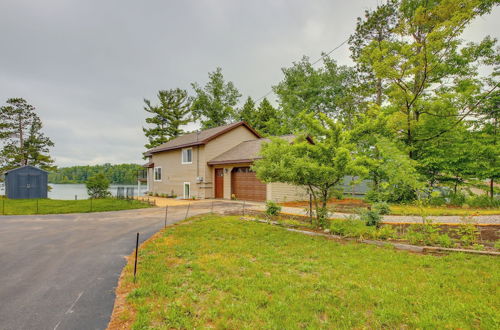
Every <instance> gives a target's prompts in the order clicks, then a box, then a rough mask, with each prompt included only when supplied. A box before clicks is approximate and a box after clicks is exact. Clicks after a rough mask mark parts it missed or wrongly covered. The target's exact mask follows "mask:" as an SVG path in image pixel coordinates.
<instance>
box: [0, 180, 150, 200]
mask: <svg viewBox="0 0 500 330" xmlns="http://www.w3.org/2000/svg"><path fill="white" fill-rule="evenodd" d="M49 186H51V187H52V189H51V190H50V191H49V198H51V199H72V200H74V199H75V195H76V197H77V198H78V199H87V198H89V195H88V194H87V188H86V187H85V185H84V184H54V183H49ZM118 187H124V188H127V187H129V188H134V195H135V196H137V185H110V187H109V192H110V193H111V194H112V195H113V196H116V191H117V188H118ZM146 188H147V187H146V185H145V184H142V185H141V191H140V192H139V193H140V195H141V196H142V195H144V193H145V192H146ZM4 194H5V192H4V189H3V187H0V195H4Z"/></svg>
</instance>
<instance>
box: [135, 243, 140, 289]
mask: <svg viewBox="0 0 500 330" xmlns="http://www.w3.org/2000/svg"><path fill="white" fill-rule="evenodd" d="M138 251H139V233H137V238H136V240H135V261H134V283H135V274H137V252H138Z"/></svg>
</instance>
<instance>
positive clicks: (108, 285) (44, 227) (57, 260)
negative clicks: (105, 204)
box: [0, 202, 234, 330]
mask: <svg viewBox="0 0 500 330" xmlns="http://www.w3.org/2000/svg"><path fill="white" fill-rule="evenodd" d="M211 207H212V206H211V203H196V204H193V205H191V206H190V210H189V216H192V215H196V214H201V213H207V212H210V210H211ZM216 207H217V210H218V211H219V210H225V209H228V210H230V209H231V208H232V207H234V206H233V205H225V204H224V203H220V202H219V203H217V206H216ZM186 211H187V207H186V206H184V205H183V206H175V207H169V210H168V223H169V224H171V223H175V222H177V221H179V220H182V219H184V217H185V216H186ZM164 219H165V208H151V209H140V210H127V211H116V212H104V213H85V214H65V215H43V216H0V329H2V330H11V329H50V330H52V329H105V328H106V327H107V324H108V322H109V318H110V316H111V312H112V309H113V304H114V300H115V287H116V285H117V282H118V278H119V276H120V273H121V270H122V268H123V267H124V265H125V258H124V257H125V256H127V255H129V254H130V253H132V251H133V250H134V248H135V239H136V233H137V232H139V233H140V240H141V242H142V241H144V240H145V239H147V238H148V237H150V236H151V235H152V234H153V233H155V232H157V231H158V230H160V229H161V228H162V227H163V226H164ZM139 271H140V270H139Z"/></svg>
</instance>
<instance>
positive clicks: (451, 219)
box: [228, 201, 500, 225]
mask: <svg viewBox="0 0 500 330" xmlns="http://www.w3.org/2000/svg"><path fill="white" fill-rule="evenodd" d="M233 202H235V203H239V204H242V203H243V202H241V201H233ZM228 203H229V201H228ZM245 204H246V208H247V209H250V210H255V211H264V210H265V208H266V207H265V204H264V203H258V202H245ZM281 212H282V213H283V214H289V215H297V216H309V213H308V210H306V209H305V208H300V207H288V206H283V207H282V208H281ZM329 215H330V217H331V218H335V219H348V218H350V217H357V215H356V214H352V213H340V212H331V213H329ZM427 218H428V219H431V220H432V221H433V223H436V224H460V223H463V217H461V216H454V215H447V216H428V217H427ZM382 219H383V222H385V223H422V217H420V216H416V215H384V216H383V218H382ZM470 219H471V220H472V222H473V223H477V224H483V225H500V215H478V216H473V217H470Z"/></svg>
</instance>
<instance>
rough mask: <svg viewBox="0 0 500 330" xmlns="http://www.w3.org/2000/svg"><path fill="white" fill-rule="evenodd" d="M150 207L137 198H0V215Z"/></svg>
mask: <svg viewBox="0 0 500 330" xmlns="http://www.w3.org/2000/svg"><path fill="white" fill-rule="evenodd" d="M146 207H150V205H149V204H147V203H145V202H141V201H137V200H123V199H112V198H105V199H93V200H90V199H85V200H76V201H74V200H56V199H38V200H36V199H5V198H0V215H24V214H62V213H86V212H105V211H119V210H130V209H140V208H146Z"/></svg>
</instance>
